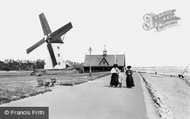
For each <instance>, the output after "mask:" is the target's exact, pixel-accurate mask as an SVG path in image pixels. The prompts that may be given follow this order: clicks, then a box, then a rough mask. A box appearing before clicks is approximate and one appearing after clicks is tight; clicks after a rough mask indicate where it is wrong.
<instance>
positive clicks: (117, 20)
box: [0, 0, 190, 66]
mask: <svg viewBox="0 0 190 119" xmlns="http://www.w3.org/2000/svg"><path fill="white" fill-rule="evenodd" d="M173 9H175V10H176V11H175V12H174V13H175V15H176V16H177V17H179V18H180V20H179V21H178V23H179V25H177V26H173V27H169V28H166V29H165V30H162V31H159V32H158V31H156V29H155V28H154V29H151V30H149V31H146V30H144V29H143V27H142V26H143V24H144V23H145V21H144V20H143V16H144V15H145V14H149V13H154V14H156V15H157V14H159V13H162V12H165V11H168V10H173ZM188 11H190V7H189V6H188V0H183V2H182V1H179V0H159V1H158V0H143V1H142V0H133V1H131V0H80V1H79V0H78V1H77V0H31V1H26V0H6V1H3V2H1V4H0V15H1V20H0V26H1V28H0V33H1V39H0V40H1V43H0V60H4V59H15V60H16V59H29V60H30V59H31V60H35V59H46V58H47V56H46V55H47V50H46V47H47V46H46V43H44V44H43V45H41V46H40V47H38V48H37V49H35V50H34V51H33V52H31V53H30V54H27V53H26V49H27V48H29V47H30V46H31V45H33V44H35V43H36V42H38V41H39V40H41V39H42V38H43V37H44V35H43V31H42V28H41V24H40V21H39V17H38V15H39V14H41V13H42V12H43V13H44V14H45V16H46V19H47V21H48V23H49V25H50V28H51V30H52V31H55V30H57V29H58V28H60V27H61V26H63V25H65V24H67V23H68V22H72V25H73V28H72V29H71V30H70V31H69V32H68V33H67V34H66V35H65V38H64V45H63V48H62V49H63V53H64V58H65V60H72V61H75V62H84V58H85V55H86V54H89V52H88V49H89V48H90V47H91V48H92V49H93V51H92V55H96V54H102V53H103V49H104V45H106V49H107V52H108V54H125V56H126V62H127V64H128V65H132V66H181V65H182V66H185V65H187V64H189V63H190V53H189V51H190V47H189V46H190V45H189V43H190V42H189V41H190V30H189V28H190V14H188Z"/></svg>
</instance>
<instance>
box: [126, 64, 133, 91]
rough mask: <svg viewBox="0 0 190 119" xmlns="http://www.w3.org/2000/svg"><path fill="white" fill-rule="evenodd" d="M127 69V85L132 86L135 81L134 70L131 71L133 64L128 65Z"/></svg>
mask: <svg viewBox="0 0 190 119" xmlns="http://www.w3.org/2000/svg"><path fill="white" fill-rule="evenodd" d="M127 68H128V69H127V70H126V72H125V74H126V75H127V78H126V86H127V88H132V87H134V86H135V85H134V81H133V76H132V75H133V72H132V71H131V66H127Z"/></svg>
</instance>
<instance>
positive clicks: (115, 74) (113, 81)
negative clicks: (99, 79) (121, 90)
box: [110, 64, 119, 87]
mask: <svg viewBox="0 0 190 119" xmlns="http://www.w3.org/2000/svg"><path fill="white" fill-rule="evenodd" d="M118 70H119V69H118V68H117V64H114V65H113V68H112V69H111V73H112V75H111V81H110V86H115V87H117V85H118V84H119V81H118Z"/></svg>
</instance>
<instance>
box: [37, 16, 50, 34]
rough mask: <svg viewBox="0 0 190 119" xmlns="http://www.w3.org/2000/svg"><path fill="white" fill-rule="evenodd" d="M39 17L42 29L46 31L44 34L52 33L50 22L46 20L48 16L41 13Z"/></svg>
mask: <svg viewBox="0 0 190 119" xmlns="http://www.w3.org/2000/svg"><path fill="white" fill-rule="evenodd" d="M39 19H40V23H41V25H42V30H43V32H44V35H48V34H50V33H51V29H50V27H49V24H48V22H47V20H46V17H45V15H44V13H41V14H40V15H39Z"/></svg>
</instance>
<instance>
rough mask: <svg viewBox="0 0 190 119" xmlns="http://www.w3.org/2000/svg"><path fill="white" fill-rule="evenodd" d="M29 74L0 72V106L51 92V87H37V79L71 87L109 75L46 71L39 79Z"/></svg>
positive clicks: (27, 72)
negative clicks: (53, 80)
mask: <svg viewBox="0 0 190 119" xmlns="http://www.w3.org/2000/svg"><path fill="white" fill-rule="evenodd" d="M30 73H31V71H11V72H4V71H1V72H0V104H2V103H7V102H10V101H14V100H18V99H22V98H26V97H29V96H35V95H38V94H43V93H45V92H49V91H51V87H44V86H41V87H39V86H38V83H37V78H41V77H43V78H45V79H47V80H48V79H49V78H50V77H52V78H56V80H57V82H56V84H55V86H57V85H61V86H73V85H77V84H81V83H84V82H87V81H89V80H94V79H97V78H100V77H103V76H106V75H109V72H100V73H92V76H91V77H89V74H88V73H82V74H79V73H77V72H76V71H72V70H70V71H48V72H47V74H46V75H42V76H40V77H38V76H30Z"/></svg>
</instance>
